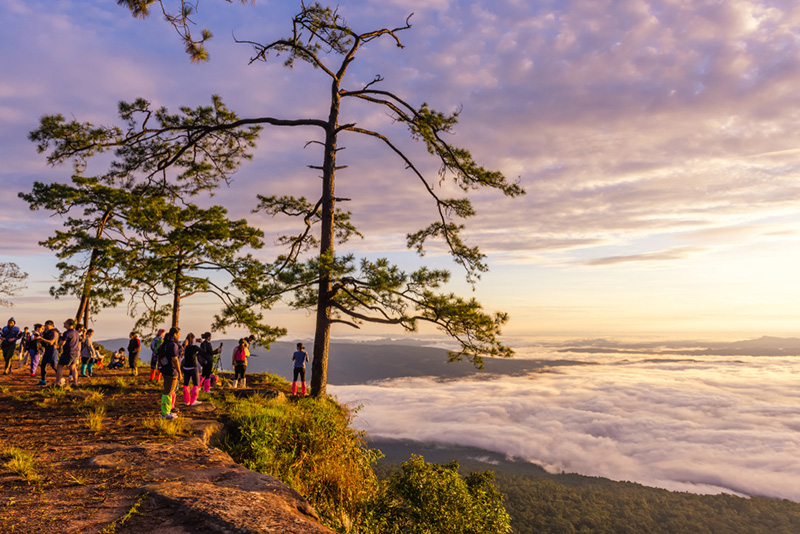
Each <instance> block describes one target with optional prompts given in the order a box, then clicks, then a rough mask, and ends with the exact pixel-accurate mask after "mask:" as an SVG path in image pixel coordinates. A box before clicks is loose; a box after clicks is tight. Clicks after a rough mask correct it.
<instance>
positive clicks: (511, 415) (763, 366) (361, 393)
mask: <svg viewBox="0 0 800 534" xmlns="http://www.w3.org/2000/svg"><path fill="white" fill-rule="evenodd" d="M561 356H562V357H563V355H561ZM607 360H608V359H607ZM798 377H800V362H798V361H797V359H796V358H795V359H781V358H748V357H746V358H742V359H737V361H722V360H719V359H717V360H714V359H711V358H708V359H700V360H698V361H694V362H668V361H662V362H659V361H652V360H651V361H644V360H642V361H639V362H636V361H625V360H620V359H617V361H607V363H604V364H602V365H596V366H580V367H559V368H558V370H557V372H548V373H541V374H534V375H530V376H528V377H524V378H519V377H515V378H505V379H503V380H493V381H461V382H448V383H437V382H434V381H431V380H426V379H408V380H394V381H389V382H385V383H380V384H374V385H369V386H336V387H332V388H329V389H330V390H331V392H332V393H333V394H335V395H336V396H337V397H338V398H339V399H340V400H343V401H346V402H348V403H352V404H363V408H362V409H361V411H360V412H359V414H358V418H357V420H356V424H357V425H358V426H360V427H361V428H363V429H365V430H366V431H367V432H368V433H370V434H372V435H374V436H381V437H389V438H400V439H413V440H420V441H434V442H443V443H454V444H461V445H470V446H476V447H481V448H484V449H489V450H492V451H496V452H500V453H505V454H507V455H509V456H511V457H515V458H520V459H524V460H527V461H530V462H533V463H536V464H539V465H542V466H544V467H545V468H546V469H548V470H549V471H551V472H561V471H562V470H563V471H567V472H577V473H580V474H584V475H593V476H603V477H608V478H611V479H615V480H629V481H634V482H639V483H642V484H646V485H652V486H657V487H663V488H667V489H671V490H678V491H690V492H696V493H719V492H726V493H736V494H742V495H761V496H767V497H774V498H786V499H791V500H794V501H796V502H800V459H798V455H797V452H798V451H800V420H798V413H800V412H799V411H798V408H797V403H796V393H795V392H796V385H797V380H798Z"/></svg>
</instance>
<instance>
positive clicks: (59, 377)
mask: <svg viewBox="0 0 800 534" xmlns="http://www.w3.org/2000/svg"><path fill="white" fill-rule="evenodd" d="M74 326H75V321H74V320H73V319H67V320H66V321H64V329H65V330H64V333H63V334H62V335H61V339H60V341H59V345H61V356H59V358H58V366H57V367H56V385H57V386H63V385H64V378H63V376H64V369H67V370H68V371H69V376H70V378H71V383H72V385H73V386H75V387H77V386H78V360H79V359H80V357H81V337H80V333H79V332H78V331H77V330H75V328H74Z"/></svg>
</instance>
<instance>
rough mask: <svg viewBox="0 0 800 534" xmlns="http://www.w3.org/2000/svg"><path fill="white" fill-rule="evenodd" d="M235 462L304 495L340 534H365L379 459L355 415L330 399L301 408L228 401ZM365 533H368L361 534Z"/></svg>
mask: <svg viewBox="0 0 800 534" xmlns="http://www.w3.org/2000/svg"><path fill="white" fill-rule="evenodd" d="M229 412H230V413H229V416H230V418H231V421H232V427H233V428H232V430H231V433H230V435H229V437H228V439H227V441H226V448H227V449H228V452H229V453H230V454H231V456H232V457H233V458H234V459H235V460H236V461H237V462H238V463H240V464H242V465H244V466H245V467H247V468H249V469H253V470H255V471H259V472H261V473H266V474H269V475H272V476H274V477H276V478H278V479H279V480H281V481H283V482H284V483H286V484H288V485H289V486H291V487H292V488H294V489H295V490H297V491H298V492H299V493H300V494H301V495H303V496H304V497H305V498H306V499H308V501H309V502H310V503H311V504H312V506H314V508H315V509H316V510H317V512H318V513H319V514H320V516H321V518H322V519H323V522H325V523H326V524H327V525H328V526H330V527H332V528H335V529H337V530H339V531H341V532H361V531H362V530H361V528H360V524H361V522H362V521H363V516H364V513H365V510H366V509H367V504H368V502H369V501H370V500H371V499H372V498H373V496H374V494H375V491H376V488H377V485H378V482H377V479H376V477H375V474H374V473H373V471H372V464H373V463H375V461H377V460H378V458H380V457H381V453H380V452H379V451H375V450H369V449H367V448H366V447H365V446H364V443H363V433H362V432H358V431H355V430H353V429H352V428H351V427H350V422H351V419H352V416H353V413H352V412H351V411H349V410H348V409H347V408H344V407H342V406H339V405H338V404H337V403H336V402H334V401H333V400H331V399H327V398H325V399H313V398H304V399H300V400H299V401H297V402H289V401H287V400H285V399H267V398H265V397H263V396H259V395H255V396H252V397H249V398H247V399H239V400H233V399H231V400H230V404H229ZM363 532H366V531H363Z"/></svg>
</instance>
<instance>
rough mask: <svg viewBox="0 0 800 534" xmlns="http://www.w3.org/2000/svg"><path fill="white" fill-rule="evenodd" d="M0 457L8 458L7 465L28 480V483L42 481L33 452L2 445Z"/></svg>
mask: <svg viewBox="0 0 800 534" xmlns="http://www.w3.org/2000/svg"><path fill="white" fill-rule="evenodd" d="M0 457H2V458H3V459H4V460H6V464H5V466H6V467H7V468H8V469H9V470H10V471H12V472H14V473H16V474H17V475H18V476H19V477H20V478H22V479H23V480H26V481H28V483H31V482H34V483H38V482H41V480H42V477H41V476H40V475H39V473H38V471H37V470H36V460H35V459H34V458H33V455H32V454H31V453H28V452H25V451H23V450H22V449H19V448H17V447H11V446H2V447H1V448H0Z"/></svg>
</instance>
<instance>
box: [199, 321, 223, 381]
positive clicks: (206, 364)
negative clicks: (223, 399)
mask: <svg viewBox="0 0 800 534" xmlns="http://www.w3.org/2000/svg"><path fill="white" fill-rule="evenodd" d="M200 337H201V338H202V339H203V341H202V342H201V343H200V354H199V357H200V365H202V368H203V369H202V373H201V376H202V380H201V381H202V385H203V391H205V392H206V393H208V392H209V391H211V373H212V372H213V371H214V357H215V356H216V355H217V354H219V353H221V352H222V343H220V344H219V348H216V349H215V348H213V347H212V346H211V332H206V333H204V334H203V335H202V336H200Z"/></svg>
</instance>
